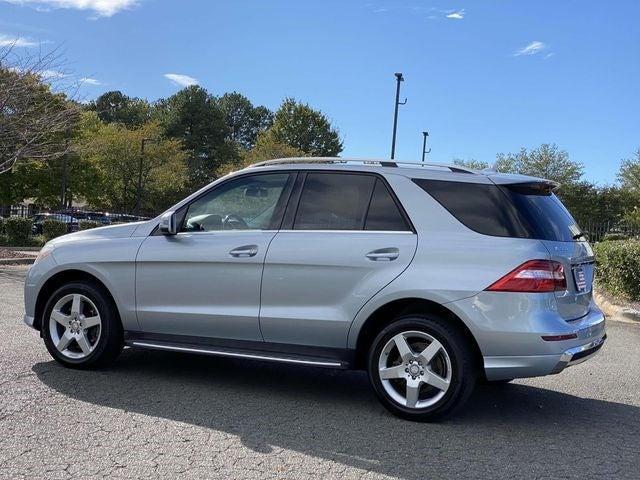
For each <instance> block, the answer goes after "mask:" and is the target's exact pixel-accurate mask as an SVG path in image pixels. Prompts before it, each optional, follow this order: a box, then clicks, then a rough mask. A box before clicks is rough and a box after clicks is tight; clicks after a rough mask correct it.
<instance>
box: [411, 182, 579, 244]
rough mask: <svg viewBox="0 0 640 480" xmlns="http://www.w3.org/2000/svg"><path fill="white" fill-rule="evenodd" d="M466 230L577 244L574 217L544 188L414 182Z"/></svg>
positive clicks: (528, 185) (520, 185) (498, 235)
mask: <svg viewBox="0 0 640 480" xmlns="http://www.w3.org/2000/svg"><path fill="white" fill-rule="evenodd" d="M413 181H414V183H416V184H417V185H418V186H420V187H421V188H422V189H423V190H424V191H425V192H427V193H428V194H430V195H431V196H432V197H433V198H434V199H436V200H437V201H438V203H440V204H441V205H442V206H443V207H444V208H446V209H447V210H448V211H449V213H451V214H452V215H453V216H454V217H456V219H458V221H460V222H461V223H463V224H464V225H465V226H467V227H468V228H470V229H471V230H474V231H476V232H478V233H482V234H484V235H493V236H497V237H516V238H536V239H540V240H553V241H568V242H570V241H573V240H574V236H575V235H576V234H578V233H579V232H580V230H579V228H578V227H577V225H576V223H575V221H574V220H573V218H572V217H571V214H570V213H569V212H568V211H567V209H566V208H565V207H564V206H563V205H562V203H561V202H560V200H558V198H557V197H556V196H555V195H554V194H553V193H552V192H551V191H550V190H549V189H548V188H540V186H541V185H542V186H544V184H515V185H500V186H498V185H493V184H488V185H487V184H478V183H462V182H449V181H442V180H428V179H414V180H413Z"/></svg>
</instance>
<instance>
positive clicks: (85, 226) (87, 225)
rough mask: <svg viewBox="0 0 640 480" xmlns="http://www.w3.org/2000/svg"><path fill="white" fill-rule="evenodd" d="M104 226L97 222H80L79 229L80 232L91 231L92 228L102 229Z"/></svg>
mask: <svg viewBox="0 0 640 480" xmlns="http://www.w3.org/2000/svg"><path fill="white" fill-rule="evenodd" d="M101 226H102V224H101V223H100V222H96V221H95V220H80V223H79V227H80V230H90V229H92V228H98V227H101Z"/></svg>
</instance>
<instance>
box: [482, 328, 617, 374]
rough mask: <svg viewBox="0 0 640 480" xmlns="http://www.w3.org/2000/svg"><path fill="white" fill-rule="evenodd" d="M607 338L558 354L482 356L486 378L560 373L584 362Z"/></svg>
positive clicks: (595, 352)
mask: <svg viewBox="0 0 640 480" xmlns="http://www.w3.org/2000/svg"><path fill="white" fill-rule="evenodd" d="M606 338H607V335H606V334H604V335H603V336H602V337H600V338H597V339H595V340H592V341H590V342H589V343H585V344H583V345H579V346H577V347H572V348H569V349H567V350H565V351H564V352H562V353H561V354H558V355H529V356H524V357H514V356H509V357H484V369H485V375H486V377H487V380H504V379H509V378H524V377H540V376H544V375H550V374H555V373H560V372H561V371H563V370H564V369H565V368H567V367H571V366H573V365H577V364H578V363H582V362H586V361H587V360H589V359H590V358H592V357H593V356H594V355H596V354H597V353H598V352H599V351H600V349H601V348H602V346H603V345H604V342H605V340H606Z"/></svg>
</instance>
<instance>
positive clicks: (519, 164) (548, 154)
mask: <svg viewBox="0 0 640 480" xmlns="http://www.w3.org/2000/svg"><path fill="white" fill-rule="evenodd" d="M496 163H497V166H498V168H497V169H498V171H501V172H505V173H519V174H522V175H531V176H534V177H541V178H546V179H549V180H553V181H556V182H558V183H560V184H563V185H568V184H575V183H577V182H579V181H580V179H581V177H582V173H583V170H584V167H583V165H582V164H581V163H578V162H575V161H573V160H570V159H569V154H568V153H567V152H566V151H564V150H560V149H559V148H558V146H557V145H555V144H549V143H543V144H542V145H540V146H539V147H538V148H534V149H532V150H529V151H528V150H527V149H526V148H522V149H521V150H520V151H519V152H518V153H515V154H514V153H506V154H505V153H499V154H498V155H497V157H496Z"/></svg>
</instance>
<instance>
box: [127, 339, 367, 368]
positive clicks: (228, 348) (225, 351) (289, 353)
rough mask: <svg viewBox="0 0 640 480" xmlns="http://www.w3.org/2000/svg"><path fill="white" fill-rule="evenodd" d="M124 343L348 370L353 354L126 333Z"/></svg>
mask: <svg viewBox="0 0 640 480" xmlns="http://www.w3.org/2000/svg"><path fill="white" fill-rule="evenodd" d="M124 343H125V345H127V346H129V347H134V348H149V349H154V350H165V351H173V352H185V353H198V354H204V355H215V356H219V357H231V358H242V359H249V360H262V361H269V362H279V363H290V364H298V365H307V366H315V367H326V368H339V369H351V368H353V364H354V356H355V352H354V351H353V350H348V349H340V348H323V347H312V346H307V345H288V344H282V343H267V342H252V341H246V340H227V339H220V338H208V337H192V336H185V335H167V334H158V333H144V332H135V331H126V332H125V334H124Z"/></svg>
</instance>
